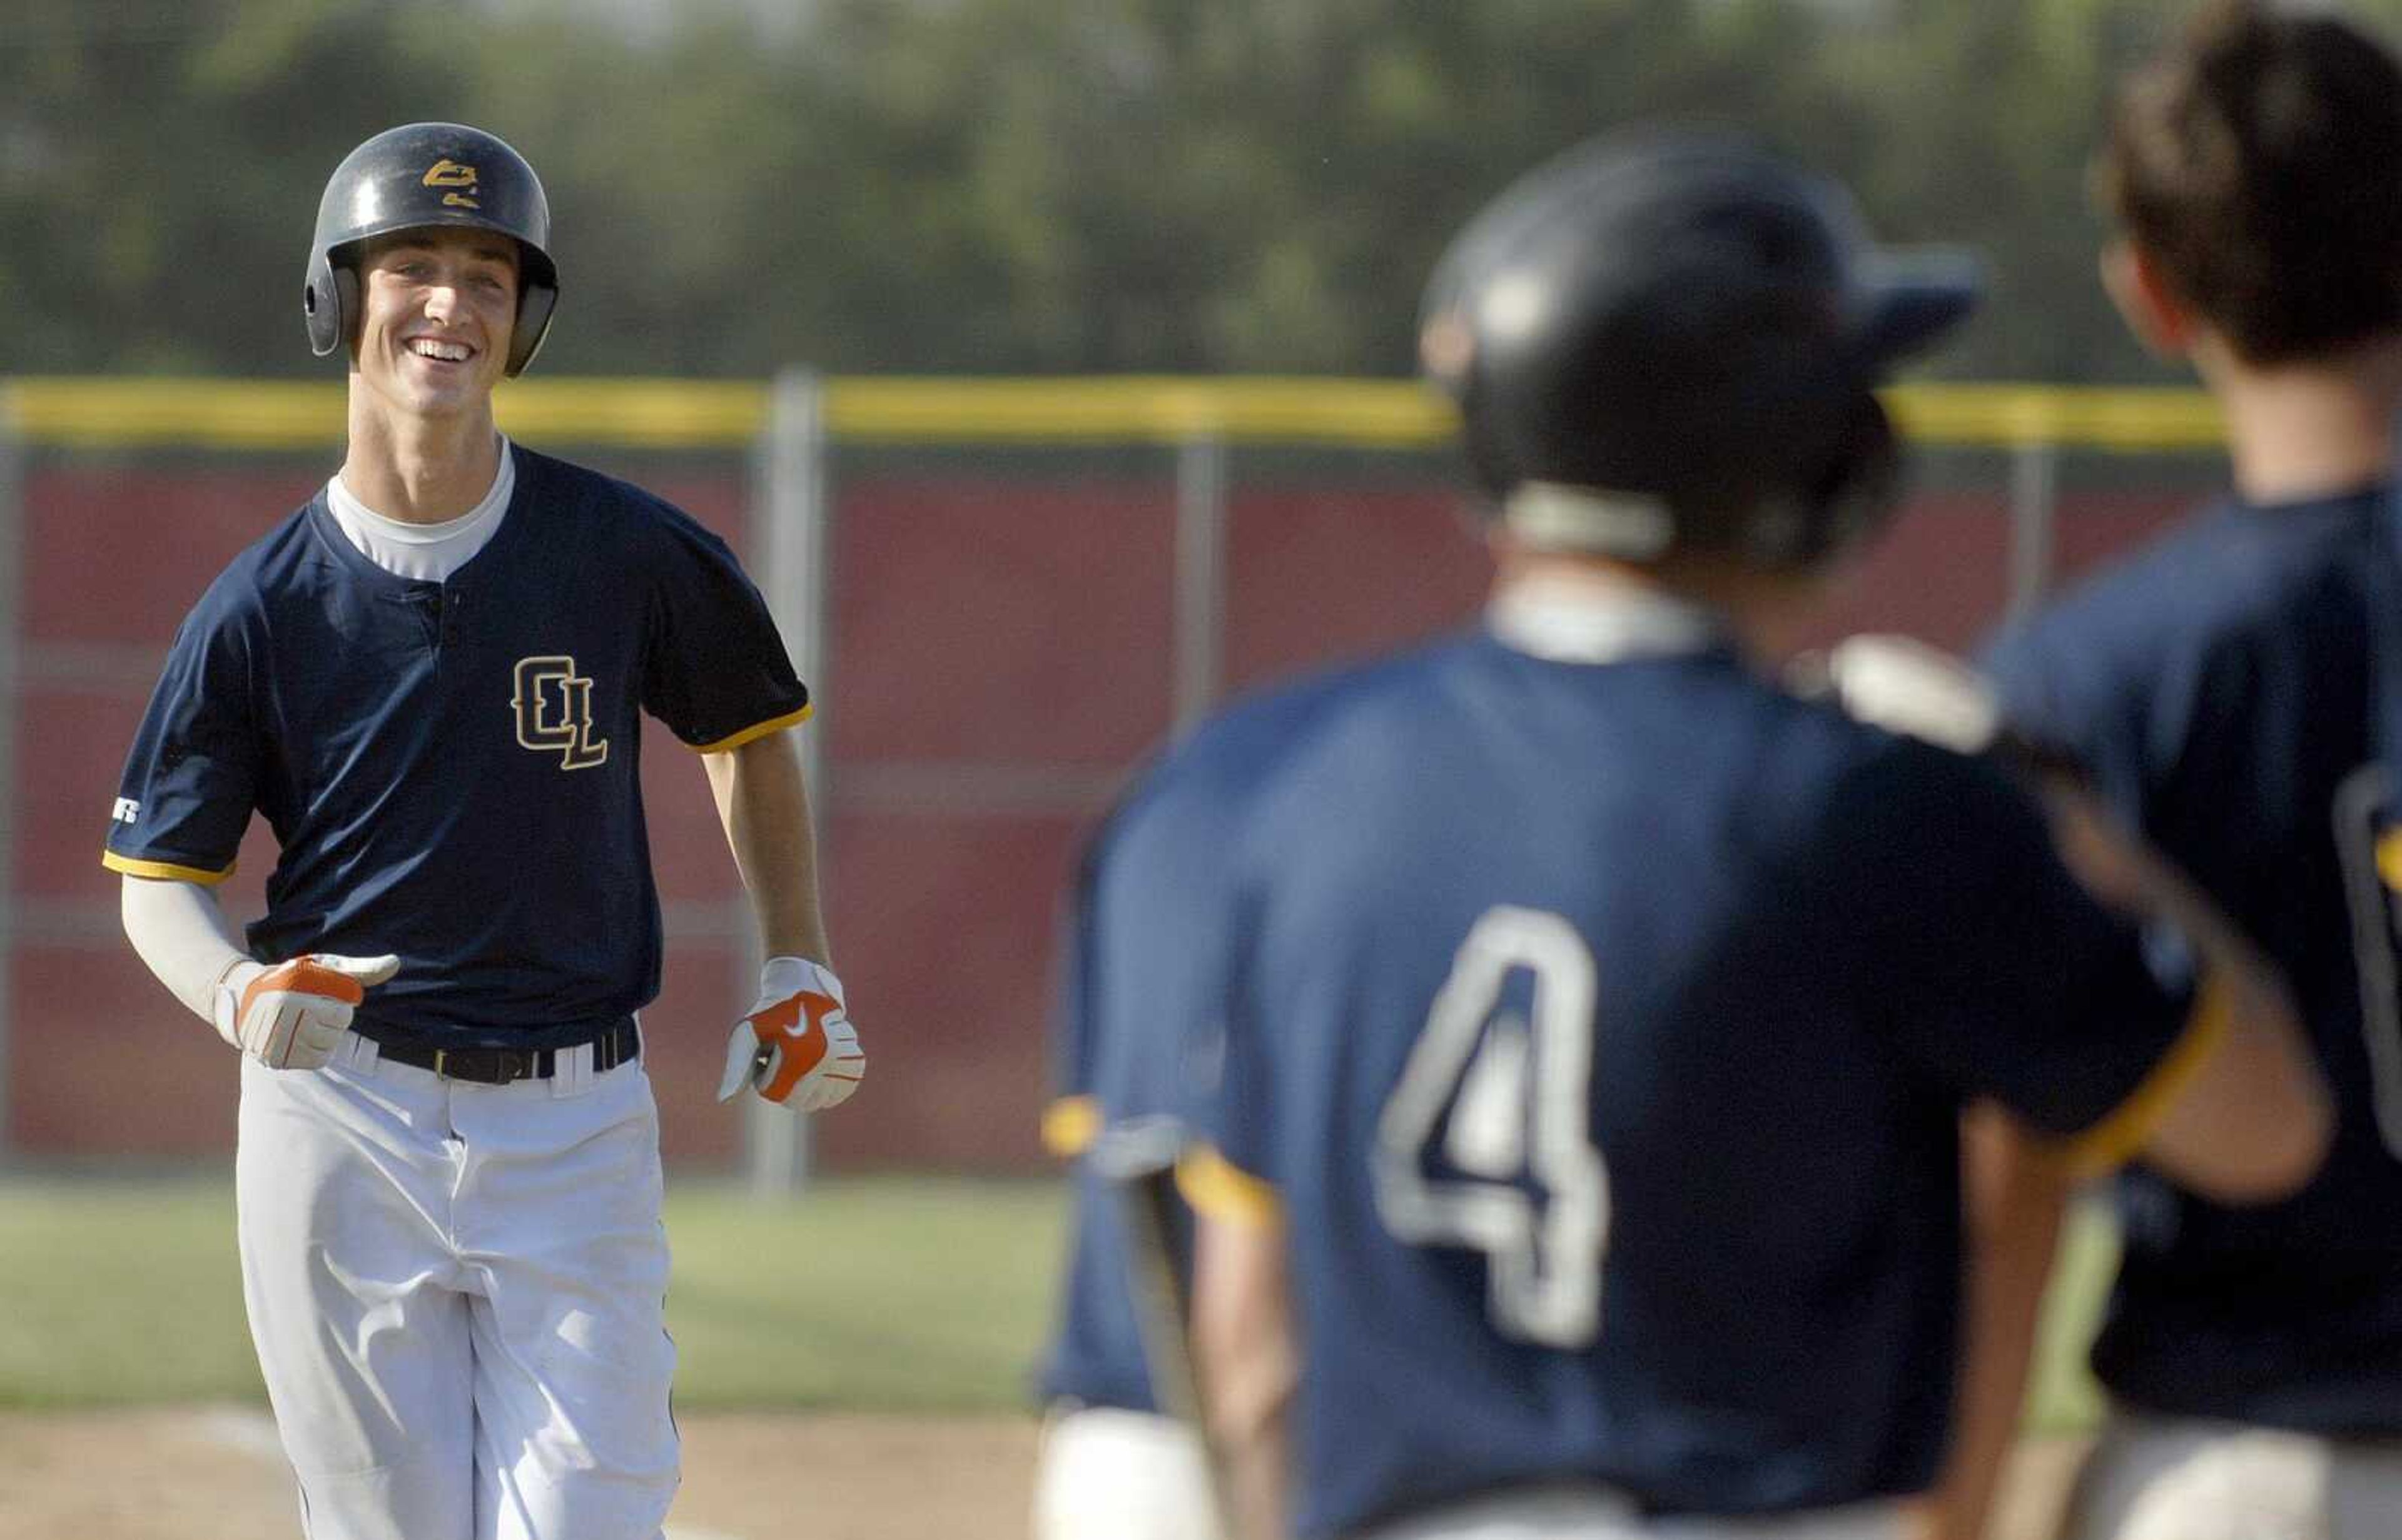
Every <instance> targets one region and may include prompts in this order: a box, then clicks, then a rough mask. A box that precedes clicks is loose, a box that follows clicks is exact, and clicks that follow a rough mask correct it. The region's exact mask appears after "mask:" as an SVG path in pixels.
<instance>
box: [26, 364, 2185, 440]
mask: <svg viewBox="0 0 2402 1540" xmlns="http://www.w3.org/2000/svg"><path fill="white" fill-rule="evenodd" d="M1885 399H1886V401H1887V403H1888V405H1889V406H1891V407H1892V409H1893V413H1894V416H1895V419H1896V420H1897V421H1898V423H1899V425H1900V427H1901V429H1902V432H1903V433H1905V434H1907V435H1909V436H1910V437H1912V439H1914V440H1917V441H1918V442H1921V443H1926V444H1936V445H1952V446H1961V447H1995V448H2016V447H2027V446H2031V445H2055V446H2059V447H2074V448H2092V449H2103V450H2113V451H2120V452H2129V453H2134V452H2142V451H2147V450H2162V449H2189V448H2200V447H2209V446H2212V445H2216V444H2217V443H2219V442H2220V438H2221V427H2220V422H2219V417H2218V413H2217V410H2216V407H2215V406H2213V405H2212V403H2211V402H2210V400H2209V398H2208V397H2207V396H2205V395H2203V394H2202V392H2199V391H2192V390H2177V389H2169V388H2128V389H2098V388H2088V387H2078V386H2057V385H1946V384H1912V385H1899V386H1896V387H1893V388H1892V389H1891V390H1889V391H1888V392H1886V393H1885ZM768 401H769V387H768V386H767V385H766V384H765V383H762V382H752V381H724V380H692V379H527V380H518V381H513V382H511V383H509V384H507V385H504V387H502V389H501V392H500V393H499V395H498V397H497V404H498V411H499V416H500V421H501V426H502V427H503V428H504V429H505V430H506V431H508V432H510V433H517V434H521V435H523V436H525V437H527V438H530V439H533V440H536V441H540V440H543V439H551V440H559V439H573V440H575V441H579V442H584V443H595V444H611V445H619V446H625V447H638V448H659V449H706V448H734V447H743V446H747V445H749V444H752V443H753V442H755V441H756V440H757V439H758V437H759V436H760V434H761V433H762V432H763V431H764V430H765V429H766V423H767V415H768ZM821 402H822V409H823V412H824V418H825V428H826V432H827V433H829V434H830V435H831V436H832V437H833V438H834V439H835V441H836V442H839V443H852V444H1023V445H1035V444H1176V443H1183V442H1187V441H1190V440H1193V439H1196V438H1214V439H1218V440H1222V441H1223V442H1226V443H1233V444H1301V445H1325V446H1334V447H1357V448H1392V449H1411V448H1426V447H1432V446H1435V445H1438V444H1440V443H1442V442H1443V441H1444V440H1445V439H1447V438H1448V437H1449V436H1450V434H1451V433H1452V431H1453V428H1454V426H1455V421H1454V418H1453V414H1452V411H1451V408H1450V406H1449V405H1448V404H1447V403H1445V402H1444V401H1443V400H1442V399H1441V398H1440V397H1439V396H1437V395H1436V394H1434V393H1433V392H1430V391H1429V390H1428V389H1426V388H1425V387H1423V386H1421V385H1418V384H1416V383H1415V382H1414V381H1406V380H1364V379H1320V378H1261V377H1236V378H1166V377H1159V376H1139V375H1138V376H1110V377H1097V378H1025V379H998V378H984V379H972V378H915V377H903V376H877V377H867V376H835V377H831V378H827V379H825V380H824V381H822V395H821ZM0 428H5V430H6V431H7V433H10V434H12V435H14V436H15V437H17V438H18V439H19V440H21V441H22V442H25V443H29V444H35V445H41V446H48V447H64V448H134V447H195V448H209V449H254V450H255V449H301V448H313V447H322V446H324V445H328V444H336V443H339V442H340V440H341V438H342V433H343V387H342V386H341V385H340V384H339V383H338V382H331V381H328V382H309V383H301V382H290V381H270V380H251V379H214V378H141V379H118V378H18V379H13V380H7V381H0Z"/></svg>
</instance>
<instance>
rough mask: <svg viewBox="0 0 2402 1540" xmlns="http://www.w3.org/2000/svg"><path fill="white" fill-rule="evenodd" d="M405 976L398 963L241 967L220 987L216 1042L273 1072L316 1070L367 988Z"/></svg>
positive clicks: (325, 961) (330, 960) (327, 956)
mask: <svg viewBox="0 0 2402 1540" xmlns="http://www.w3.org/2000/svg"><path fill="white" fill-rule="evenodd" d="M399 971H400V959H399V958H398V957H395V956H391V955H390V954H386V955H385V956H380V957H344V956H338V955H336V954H334V953H331V952H311V953H310V954H309V955H307V956H300V957H295V958H293V959H292V960H291V961H290V962H285V963H277V964H276V965H275V966H274V967H272V968H269V967H268V966H266V965H265V964H263V963H255V962H245V963H237V964H235V965H234V968H233V969H232V970H231V971H230V972H228V974H227V975H226V976H225V978H224V979H222V980H221V981H219V982H218V983H217V992H216V1000H215V1007H216V1009H215V1012H214V1019H215V1021H216V1027H217V1036H218V1037H220V1038H224V1039H225V1040H226V1041H227V1042H229V1043H231V1044H232V1045H233V1046H234V1047H236V1048H239V1049H241V1050H242V1052H244V1053H247V1054H249V1055H250V1056H251V1057H252V1058H254V1059H256V1060H257V1061H258V1062H259V1063H260V1064H263V1065H265V1066H267V1067H268V1068H269V1069H315V1068H317V1067H318V1066H321V1065H323V1064H324V1062H325V1061H326V1060H327V1059H330V1058H332V1057H333V1056H334V1049H335V1046H336V1045H337V1044H338V1043H339V1042H340V1041H341V1040H342V1034H343V1033H345V1032H347V1031H349V1030H350V1026H351V1017H352V1014H353V1012H354V1011H356V1010H357V1008H358V1005H359V1003H360V1002H361V1001H363V1000H365V999H366V997H367V985H369V984H376V983H383V982H384V981H385V980H386V979H389V978H391V977H392V976H393V974H394V973H397V972H399Z"/></svg>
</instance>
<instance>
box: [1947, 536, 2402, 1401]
mask: <svg viewBox="0 0 2402 1540" xmlns="http://www.w3.org/2000/svg"><path fill="white" fill-rule="evenodd" d="M2383 495H2384V494H2383V492H2382V491H2381V490H2374V489H2373V490H2366V491H2363V492H2361V493H2359V494H2357V495H2354V496H2350V497H2340V498H2333V499H2327V500H2324V501H2317V502H2303V503H2296V504H2291V505H2286V506H2281V507H2269V508H2253V507H2246V506H2242V505H2226V506H2221V507H2218V508H2216V509H2213V510H2209V511H2207V512H2206V513H2204V514H2203V515H2201V516H2197V517H2196V518H2195V519H2194V520H2193V521H2192V522H2190V523H2189V524H2188V525H2187V526H2186V527H2185V528H2184V529H2180V530H2177V531H2175V532H2174V533H2173V534H2172V535H2170V536H2169V537H2168V538H2167V539H2165V540H2164V541H2162V542H2161V543H2159V544H2157V545H2155V546H2154V547H2152V548H2151V549H2149V550H2147V551H2146V552H2144V553H2141V554H2139V555H2138V556H2137V557H2133V558H2132V559H2131V560H2129V561H2127V562H2125V563H2122V564H2120V565H2119V566H2118V567H2117V568H2115V569H2114V570H2112V571H2108V572H2105V574H2103V575H2102V576H2100V577H2099V578H2098V579H2097V580H2095V581H2093V582H2091V583H2090V584H2086V585H2083V586H2082V587H2081V588H2080V589H2079V590H2078V592H2076V593H2075V594H2073V595H2072V596H2071V597H2069V598H2067V599H2066V600H2065V601H2064V602H2063V603H2061V604H2060V605H2058V606H2057V607H2055V608H2052V609H2050V610H2049V611H2047V612H2043V613H2041V614H2039V615H2037V616H2036V617H2035V618H2034V619H2033V620H2031V621H2030V622H2029V623H2027V624H2026V625H2025V626H2022V627H2020V628H2018V629H2016V630H2014V631H2012V632H2010V633H2009V634H2008V635H2006V636H2004V637H2003V638H2002V639H2000V640H1999V641H1998V642H1997V643H1996V644H1995V647H1994V648H1993V649H1992V652H1991V654H1990V657H1989V659H1988V667H1989V668H1990V670H1991V672H1992V674H1993V676H1994V678H1995V681H1996V683H1997V685H1998V687H1999V689H2000V691H2001V693H2002V695H2003V699H2004V703H2005V707H2006V708H2007V710H2008V711H2009V714H2010V716H2011V717H2012V718H2013V719H2014V720H2015V721H2016V722H2017V723H2018V724H2019V725H2020V726H2021V727H2022V730H2024V731H2025V732H2027V733H2029V734H2031V735H2033V736H2037V737H2040V738H2043V739H2047V740H2049V741H2050V742H2051V743H2053V744H2055V745H2057V746H2058V747H2060V748H2063V749H2067V750H2069V751H2070V752H2072V753H2074V754H2075V755H2076V756H2078V758H2079V759H2081V760H2082V761H2083V762H2084V763H2086V764H2087V765H2088V766H2089V767H2090V768H2091V774H2092V777H2093V779H2094V781H2095V782H2096V784H2097V786H2098V787H2099V789H2100V791H2102V793H2103V794H2104V795H2105V797H2106V798H2107V800H2108V801H2109V802H2110V803H2111V804H2113V805H2114V806H2115V807H2117V808H2118V809H2119V810H2120V811H2121V812H2122V813H2123V814H2124V815H2125V816H2126V817H2127V818H2128V819H2129V821H2130V822H2131V823H2133V824H2134V825H2136V826H2138V827H2140V828H2141V829H2142V830H2143V832H2145V833H2146V834H2147V836H2148V837H2149V838H2150V839H2151V840H2152V841H2153V843H2155V844H2156V845H2158V846H2160V848H2161V849H2162V850H2164V851H2166V852H2167V853H2168V854H2169V855H2170V856H2171V857H2173V858H2174V859H2175V860H2176V861H2177V863H2178V864H2180V865H2181V866H2183V867H2184V868H2185V869H2186V870H2187V871H2188V872H2190V873H2192V874H2193V875H2194V877H2195V878H2196V880H2197V881H2199V883H2200V884H2201V886H2202V887H2203V888H2204V889H2205V890H2206V891H2207V892H2208V893H2209V894H2210V896H2211V897H2212V898H2213V899H2214V900H2216V901H2217V903H2218V904H2219V905H2220V906H2221V907H2222V908H2224V909H2225V910H2226V911H2227V912H2228V914H2230V915H2231V916H2233V918H2234V919H2235V920H2236V921H2237V922H2238V923H2239V924H2240V925H2241V926H2242V927H2243V928H2244V929H2245V930H2246V931H2248V932H2250V933H2251V935H2252V936H2253V937H2254V938H2256V939H2257V941H2258V942H2259V943H2260V945H2261V946H2262V948H2263V949H2264V950H2265V951H2266V952H2267V953H2268V954H2269V956H2271V958H2273V959H2274V960H2275V961H2276V963H2277V964H2278V965H2279V966H2280V967H2281V968H2282V969H2284V970H2285V976H2286V977H2287V979H2288V980H2290V981H2291V983H2292V986H2293V989H2294V992H2295V995H2296V997H2297V999H2298V1004H2299V1006H2300V1009H2301V1014H2302V1016H2303V1018H2304V1019H2305V1021H2306V1022H2307V1023H2308V1024H2309V1028H2310V1033H2311V1037H2312V1042H2313V1044H2314V1046H2315V1047H2316V1049H2317V1051H2318V1054H2319V1057H2320V1060H2321V1062H2322V1063H2323V1065H2324V1066H2325V1067H2326V1074H2327V1078H2328V1079H2329V1081H2330V1082H2331V1084H2332V1085H2333V1088H2334V1091H2335V1096H2336V1115H2337V1127H2336V1134H2335V1142H2334V1147H2333V1148H2332V1150H2331V1151H2330V1153H2329V1155H2328V1157H2327V1161H2326V1165H2325V1166H2324V1168H2323V1169H2322V1170H2321V1172H2320V1173H2319V1175H2318V1176H2317V1177H2316V1178H2315V1179H2314V1180H2313V1181H2312V1183H2311V1184H2310V1185H2309V1186H2308V1187H2306V1188H2305V1189H2302V1191H2301V1192H2299V1193H2298V1194H2297V1195H2296V1196H2294V1197H2293V1198H2291V1199H2288V1200H2286V1201H2285V1202H2282V1203H2274V1204H2271V1205H2268V1206H2266V1207H2257V1208H2249V1207H2247V1208H2229V1207H2224V1206H2221V1205H2219V1204H2217V1203H2211V1202H2209V1201H2207V1200H2204V1199H2202V1198H2198V1197H2196V1196H2194V1195H2193V1194H2191V1193H2189V1192H2186V1191H2184V1190H2182V1189H2179V1188H2177V1187H2176V1186H2174V1184H2172V1183H2170V1182H2168V1181H2167V1180H2165V1179H2163V1178H2162V1177H2160V1176H2158V1175H2156V1174H2154V1173H2150V1172H2147V1171H2145V1170H2142V1169H2140V1168H2137V1169H2134V1170H2131V1171H2129V1172H2127V1173H2126V1174H2125V1175H2124V1176H2122V1177H2121V1179H2120V1183H2119V1189H2120V1196H2121V1198H2122V1202H2121V1204H2120V1209H2121V1213H2122V1217H2123V1219H2124V1225H2125V1248H2124V1254H2123V1260H2122V1262H2121V1264H2120V1271H2119V1280H2118V1285H2117V1287H2116V1290H2115V1293H2114V1296H2113V1300H2112V1304H2111V1308H2110V1310H2109V1313H2108V1318H2107V1320H2106V1322H2105V1326H2104V1327H2103V1331H2102V1335H2101V1338H2100V1341H2099V1342H2098V1343H2097V1344H2096V1347H2095V1351H2094V1357H2093V1363H2094V1368H2095V1369H2096V1371H2097V1373H2098V1375H2099V1377H2100V1378H2101V1380H2102V1381H2103V1382H2104V1383H2105V1384H2106V1385H2107V1386H2108V1387H2109V1388H2110V1389H2111V1391H2112V1392H2113V1393H2115V1394H2116V1395H2117V1396H2119V1397H2121V1398H2122V1399H2124V1400H2126V1401H2129V1402H2131V1403H2133V1404H2136V1405H2139V1406H2144V1407H2148V1408H2152V1409H2158V1410H2162V1411H2171V1412H2181V1413H2189V1414H2194V1415H2202V1416H2212V1417H2226V1418H2235V1419H2241V1420H2243V1421H2246V1422H2253V1423H2267V1424H2271V1425H2275V1426H2284V1427H2292V1428H2298V1429H2304V1430H2317V1431H2330V1432H2340V1431H2347V1430H2349V1431H2369V1432H2377V1433H2382V1434H2387V1435H2392V1434H2395V1433H2402V1163H2397V1162H2402V1019H2398V1018H2397V1011H2396V1007H2395V978H2396V974H2397V957H2396V948H2395V939H2396V934H2397V932H2396V930H2395V913H2396V909H2395V902H2396V901H2395V889H2396V887H2397V885H2402V815H2397V813H2396V810H2395V793H2394V788H2393V785H2392V782H2391V779H2390V771H2389V769H2388V768H2387V766H2389V765H2391V764H2393V763H2396V762H2395V760H2394V758H2393V755H2392V747H2393V746H2390V745H2389V747H2388V748H2387V749H2386V750H2385V751H2384V752H2382V753H2381V751H2380V749H2379V738H2378V733H2379V728H2378V725H2377V724H2378V721H2379V717H2380V713H2381V711H2384V710H2390V709H2392V708H2395V706H2396V705H2397V704H2402V674H2397V672H2396V670H2395V667H2394V665H2395V661H2396V659H2395V648H2394V642H2393V639H2392V638H2391V637H2390V636H2388V635H2386V634H2385V632H2386V630H2387V628H2388V627H2389V626H2392V625H2394V624H2395V620H2396V618H2397V611H2402V601H2398V600H2397V598H2396V593H2397V589H2402V584H2397V583H2396V571H2397V567H2396V561H2395V552H2394V547H2393V544H2392V531H2391V529H2390V528H2389V526H2388V524H2387V521H2386V516H2385V514H2384V512H2383Z"/></svg>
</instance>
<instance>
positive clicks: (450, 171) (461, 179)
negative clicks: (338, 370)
mask: <svg viewBox="0 0 2402 1540" xmlns="http://www.w3.org/2000/svg"><path fill="white" fill-rule="evenodd" d="M446 228H449V229H476V230H493V231H497V232H498V233H500V234H502V235H505V236H508V237H510V238H512V239H513V240H515V241H517V243H518V258H519V260H518V319H517V326H516V328H515V330H513V331H512V332H511V333H510V335H509V357H508V372H509V373H510V374H511V375H516V374H518V373H519V372H520V371H522V370H523V369H524V368H525V366H526V365H527V364H531V363H532V362H533V355H534V351H535V350H536V349H538V348H540V347H541V346H542V338H543V334H544V333H545V332H546V331H548V330H549V329H550V312H551V311H552V310H553V309H555V308H556V307H557V306H558V304H559V268H558V266H557V265H556V264H554V263H553V262H552V261H551V259H550V252H549V249H548V248H549V245H550V202H549V200H548V199H545V197H544V196H543V192H542V182H541V180H540V179H539V178H537V177H536V176H535V175H534V174H533V168H532V167H531V166H529V165H527V164H526V161H525V157H523V156H521V155H519V154H518V152H517V151H515V150H513V149H511V148H509V146H508V145H506V144H503V143H502V142H501V141H500V140H499V139H497V138H495V137H493V136H492V135H491V134H489V133H486V132H485V131H483V130H481V129H471V128H467V127H465V126H464V125H462V124H458V123H408V124H404V125H403V126H402V127H400V128H397V129H386V130H385V131H383V132H381V133H380V134H377V135H376V136H375V137H374V138H373V139H370V140H368V141H367V142H366V144H361V145H360V146H359V147H358V148H357V149H354V150H352V152H351V153H350V154H349V155H347V156H344V157H343V158H342V163H341V164H340V165H338V166H337V167H335V168H334V174H333V176H332V177H331V178H330V179H329V180H328V181H327V182H326V183H325V196H324V198H323V199H319V200H318V204H317V233H316V234H315V235H314V236H312V237H311V239H310V241H309V280H308V286H307V287H306V288H304V289H303V290H302V291H301V296H300V308H301V310H302V312H303V313H304V314H305V315H306V317H307V319H308V322H309V346H310V347H311V349H312V350H314V351H315V352H316V353H317V354H318V356H319V357H321V358H322V357H323V356H324V355H325V354H327V353H330V352H332V351H334V350H335V349H336V348H338V347H340V346H341V345H342V343H343V342H344V341H345V340H346V339H347V338H348V337H349V336H350V333H351V330H352V327H353V326H355V325H356V324H357V323H358V317H359V277H358V247H359V244H360V243H361V242H362V241H366V240H368V239H369V238H370V237H373V236H379V235H390V234H392V233H393V232H394V231H396V230H421V229H446Z"/></svg>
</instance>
